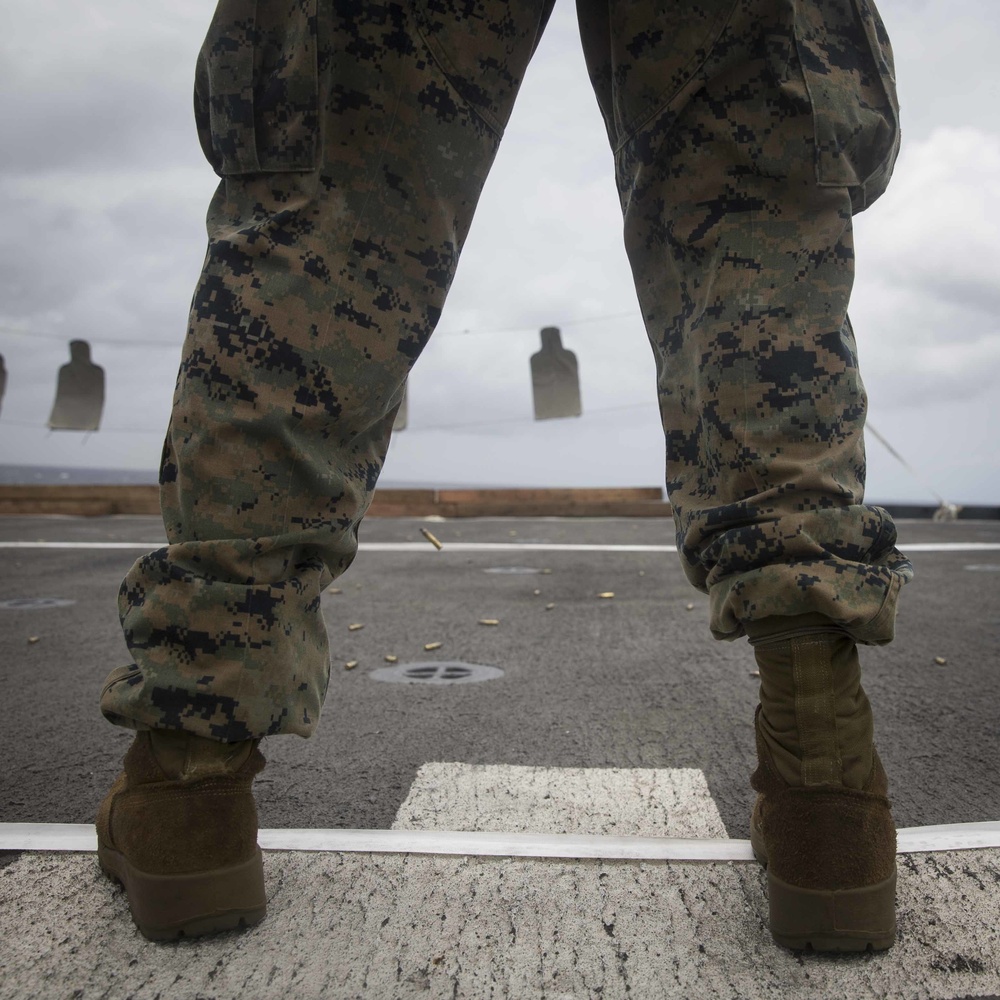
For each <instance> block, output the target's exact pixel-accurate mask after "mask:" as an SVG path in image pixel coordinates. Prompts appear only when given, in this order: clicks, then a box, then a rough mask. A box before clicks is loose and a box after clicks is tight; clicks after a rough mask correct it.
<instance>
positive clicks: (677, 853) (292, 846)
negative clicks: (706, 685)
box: [0, 822, 1000, 861]
mask: <svg viewBox="0 0 1000 1000" xmlns="http://www.w3.org/2000/svg"><path fill="white" fill-rule="evenodd" d="M257 840H258V843H259V844H260V846H261V847H262V848H263V849H264V850H268V851H324V852H342V853H365V854H369V853H370V854H452V855H465V856H470V857H517V858H605V859H618V860H622V859H625V860H632V861H752V860H753V852H752V851H751V850H750V841H749V840H730V839H727V838H719V837H706V838H702V839H691V838H684V837H608V836H603V835H600V834H578V833H574V834H569V833H562V834H534V833H481V832H467V831H451V830H261V831H260V833H259V834H258V837H257ZM897 841H898V846H897V849H896V853H897V854H923V853H929V852H938V851H972V850H984V849H997V848H1000V822H996V823H992V822H991V823H956V824H953V825H949V826H925V827H920V826H915V827H908V828H905V829H902V830H899V831H898V833H897ZM96 850H97V834H96V833H95V831H94V827H93V826H92V825H91V824H88V823H0V851H76V852H80V851H84V852H86V851H96Z"/></svg>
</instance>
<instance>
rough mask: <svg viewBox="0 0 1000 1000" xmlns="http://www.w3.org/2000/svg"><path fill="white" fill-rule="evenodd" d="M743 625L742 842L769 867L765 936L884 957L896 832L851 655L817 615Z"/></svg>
mask: <svg viewBox="0 0 1000 1000" xmlns="http://www.w3.org/2000/svg"><path fill="white" fill-rule="evenodd" d="M746 627H747V631H748V632H749V634H750V641H751V642H752V643H753V645H754V653H755V654H756V658H757V664H758V666H759V667H760V702H761V703H760V706H759V707H758V709H757V716H756V720H755V725H756V730H757V758H758V762H759V766H758V768H757V770H756V772H755V773H754V775H753V777H752V778H751V784H752V785H753V787H754V789H755V790H756V791H757V792H758V793H759V794H758V796H757V802H756V804H755V806H754V810H753V816H752V818H751V821H750V839H751V843H752V845H753V850H754V854H755V855H756V856H757V859H758V860H759V861H762V862H763V863H764V864H765V865H767V882H768V904H769V909H770V927H771V934H772V935H773V937H774V939H775V941H777V942H778V944H780V945H784V946H785V947H787V948H807V947H809V946H812V948H814V949H815V950H817V951H864V950H865V949H866V948H869V947H870V948H873V949H883V948H888V947H890V946H891V945H892V943H893V941H894V940H895V936H896V910H895V900H896V828H895V826H894V825H893V821H892V816H891V813H890V810H889V800H888V799H887V798H886V793H887V791H888V782H887V780H886V776H885V771H884V770H883V769H882V763H881V761H880V760H879V758H878V754H877V753H876V752H875V747H874V745H873V743H872V735H873V723H872V713H871V706H870V705H869V703H868V698H867V696H866V695H865V693H864V691H863V690H862V688H861V668H860V664H859V662H858V652H857V647H856V646H855V644H854V641H853V640H852V639H851V638H850V637H849V636H848V635H846V634H845V633H843V632H841V631H838V630H836V627H835V626H833V625H832V624H831V623H830V622H829V620H828V619H825V618H822V617H821V616H818V615H802V616H797V617H794V618H784V619H780V618H774V619H767V620H764V621H760V622H748V623H747V626H746Z"/></svg>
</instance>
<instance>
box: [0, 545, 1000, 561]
mask: <svg viewBox="0 0 1000 1000" xmlns="http://www.w3.org/2000/svg"><path fill="white" fill-rule="evenodd" d="M165 545H166V542H163V541H159V542H0V549H66V550H74V549H79V550H87V549H133V550H140V551H145V552H150V551H152V550H154V549H162V548H163V547H164V546H165ZM899 548H900V549H901V550H902V551H904V552H924V553H929V552H1000V542H914V543H913V544H909V545H907V544H906V543H905V542H904V543H902V544H900V546H899ZM360 551H362V552H424V553H426V554H428V555H432V556H434V557H437V556H438V555H440V554H443V553H448V552H676V551H677V546H676V545H597V544H594V545H590V544H579V545H575V544H568V543H557V542H527V543H524V542H445V543H444V547H443V549H442V550H441V553H438V552H436V551H434V550H432V549H431V548H430V547H429V546H428V545H427V543H426V542H362V543H361V545H360Z"/></svg>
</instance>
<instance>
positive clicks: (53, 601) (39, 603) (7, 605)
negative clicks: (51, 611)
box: [0, 597, 76, 611]
mask: <svg viewBox="0 0 1000 1000" xmlns="http://www.w3.org/2000/svg"><path fill="white" fill-rule="evenodd" d="M71 604H76V601H67V600H66V599H64V598H62V597H12V598H11V599H10V600H7V601H0V608H2V609H4V610H6V611H38V610H39V609H40V608H67V607H69V606H70V605H71Z"/></svg>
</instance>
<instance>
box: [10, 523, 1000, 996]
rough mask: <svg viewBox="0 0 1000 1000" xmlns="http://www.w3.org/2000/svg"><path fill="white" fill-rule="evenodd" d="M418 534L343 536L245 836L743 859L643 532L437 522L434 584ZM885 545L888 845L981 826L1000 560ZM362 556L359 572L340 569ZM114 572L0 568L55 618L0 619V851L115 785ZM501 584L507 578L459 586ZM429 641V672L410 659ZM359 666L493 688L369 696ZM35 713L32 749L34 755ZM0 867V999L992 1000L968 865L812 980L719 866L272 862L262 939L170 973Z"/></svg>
mask: <svg viewBox="0 0 1000 1000" xmlns="http://www.w3.org/2000/svg"><path fill="white" fill-rule="evenodd" d="M422 523H423V522H417V521H386V522H373V523H371V524H369V525H367V526H366V530H363V537H362V542H363V548H362V552H361V554H360V555H359V557H358V561H357V563H356V564H355V567H354V568H353V569H352V570H351V572H350V573H349V574H348V576H346V577H345V578H344V579H343V580H342V581H338V586H339V587H340V589H341V590H342V593H340V594H328V595H327V596H326V597H325V598H324V608H325V612H326V615H327V621H328V625H329V628H330V634H331V642H332V648H333V657H334V675H333V679H332V684H331V692H330V696H329V698H328V702H327V707H326V709H325V713H324V719H323V722H322V725H321V727H320V733H319V734H317V736H316V737H315V738H314V739H313V740H310V741H308V742H306V741H300V740H295V741H291V740H268V741H266V742H265V745H264V750H265V754H266V756H267V757H268V760H269V766H268V768H267V770H266V771H265V772H264V774H263V775H262V776H261V780H260V781H258V783H257V786H256V789H257V796H258V800H259V801H260V806H261V819H262V825H263V826H265V827H299V828H308V827H314V828H336V827H353V828H365V827H368V828H373V829H378V828H383V829H384V828H387V827H392V828H394V829H396V830H400V831H403V830H422V831H430V832H431V833H433V832H434V831H447V830H473V831H476V830H480V831H493V832H501V833H503V832H506V833H518V832H526V833H533V834H544V835H547V836H555V837H557V836H559V835H562V834H600V835H604V836H610V837H629V836H642V837H646V836H649V837H657V836H658V837H663V836H672V837H683V838H695V839H700V840H702V841H707V840H712V841H713V842H714V841H719V840H721V839H726V838H728V839H731V840H733V841H734V842H738V841H740V840H741V838H745V837H746V815H747V810H748V806H749V802H750V801H751V793H750V792H749V790H748V788H747V784H746V780H747V776H748V774H749V770H750V768H751V767H752V738H751V735H750V730H749V719H750V718H751V717H752V708H753V704H754V702H755V688H756V682H755V680H754V679H753V678H751V677H750V676H749V675H750V672H751V671H752V663H748V657H747V651H746V650H745V648H743V644H741V643H732V644H730V643H712V642H711V641H710V640H708V639H707V638H706V637H705V635H704V617H705V616H704V605H703V599H702V598H701V597H699V595H697V594H696V593H694V592H693V591H691V590H690V589H689V588H687V587H686V586H684V582H683V578H682V576H681V574H680V570H679V568H678V567H677V565H676V556H675V555H672V554H670V553H662V552H659V551H650V547H654V548H656V549H661V548H662V549H667V548H669V546H670V543H671V541H672V538H671V536H670V528H669V525H667V524H666V523H664V524H663V525H658V524H657V523H656V522H646V523H638V524H636V523H635V522H628V521H589V522H579V521H558V520H549V521H531V522H518V521H482V522H462V523H457V522H445V523H438V524H436V525H435V526H434V527H433V531H434V534H435V535H436V536H437V537H438V538H440V539H441V541H442V542H443V543H444V545H445V548H444V550H443V551H442V552H440V553H438V552H436V551H435V550H434V549H433V548H432V547H431V546H430V545H429V544H428V545H427V546H426V549H423V548H421V547H420V546H419V545H418V546H416V547H415V548H413V547H411V546H410V545H408V544H407V543H411V542H413V541H415V540H416V541H420V536H419V530H418V529H419V526H420V525H421V524H422ZM511 532H516V535H512V534H511ZM157 533H158V529H157V526H156V524H155V522H154V521H152V520H151V519H139V518H114V519H107V520H90V521H87V520H77V519H65V518H52V519H13V518H11V519H0V540H7V541H46V542H89V543H96V542H105V541H107V542H119V543H127V544H129V545H131V546H134V545H135V544H136V543H138V542H142V541H144V540H150V541H152V542H155V541H156V539H157ZM903 534H904V539H903V543H904V547H905V545H906V543H907V541H909V543H910V544H911V545H912V546H914V547H916V546H927V545H935V546H937V548H935V549H931V550H930V551H926V550H925V553H924V555H923V556H922V558H921V559H920V560H919V561H918V564H917V568H918V578H917V582H916V583H914V585H913V586H912V588H910V593H908V594H907V595H906V596H905V597H904V603H903V610H902V612H901V618H900V626H901V627H900V635H899V638H898V640H897V642H896V643H894V644H893V645H892V646H890V647H886V648H885V649H882V650H874V651H868V652H867V655H866V664H867V666H866V681H867V687H868V689H869V693H870V694H871V696H872V700H873V702H874V703H875V707H876V726H877V733H878V739H879V749H880V753H881V755H882V756H883V758H884V759H885V760H886V764H887V768H888V770H889V773H890V778H891V780H892V782H893V795H894V798H895V812H896V818H897V822H898V823H899V825H900V826H921V827H924V826H927V825H929V824H942V823H945V824H946V823H970V822H976V821H980V822H985V821H996V820H998V819H1000V789H998V787H997V782H996V781H995V767H996V760H997V757H998V749H1000V747H998V741H1000V737H998V732H1000V726H998V708H997V706H998V704H1000V697H998V696H1000V684H998V680H997V674H998V672H997V671H996V669H995V667H996V663H997V662H998V660H1000V642H998V637H1000V555H998V554H997V553H996V552H995V551H993V550H992V549H987V548H983V547H982V546H984V545H990V546H994V545H996V544H998V543H1000V525H994V524H986V523H982V524H968V523H966V524H962V523H960V524H957V525H931V524H927V523H922V524H920V523H915V524H904V525H903ZM366 540H367V541H370V542H375V543H378V544H379V546H380V548H377V549H375V548H372V549H370V550H369V552H368V553H367V554H366V552H365V549H364V542H365V541H366ZM461 543H471V545H473V546H481V545H482V544H483V543H487V544H490V545H492V546H500V545H504V546H517V548H509V549H500V548H489V549H482V548H479V549H478V550H477V549H475V548H471V549H467V550H466V551H459V544H461ZM401 544H402V545H406V546H407V549H408V550H409V551H407V550H400V549H399V546H400V545H401ZM942 544H947V545H949V546H959V548H958V549H954V548H953V549H951V550H950V551H948V550H944V549H942V548H941V547H940V546H941V545H942ZM449 545H450V548H449ZM539 545H548V546H552V545H572V546H580V545H586V546H600V547H601V549H602V550H597V549H594V548H589V549H579V548H576V549H575V550H562V551H552V550H551V549H550V550H549V551H544V552H543V551H540V550H538V549H534V548H532V546H539ZM610 546H616V547H621V546H630V547H635V546H638V547H640V548H638V549H634V550H632V551H623V550H622V549H621V548H611V549H609V547H610ZM973 546H975V547H973ZM136 552H137V550H136V549H135V548H134V547H133V548H132V551H127V550H103V551H102V550H101V549H89V550H72V549H35V550H23V549H22V550H13V549H12V550H7V551H4V552H0V600H4V599H15V600H17V599H27V598H58V599H61V600H65V601H74V602H75V603H74V604H62V605H44V604H43V605H39V607H38V608H37V609H36V610H28V609H27V608H25V609H22V610H17V609H12V610H8V611H0V663H2V664H3V665H4V667H3V670H4V673H3V678H4V680H3V685H4V699H5V701H6V702H7V704H8V705H9V706H10V711H11V719H12V721H11V725H10V728H9V729H8V730H7V731H6V732H5V736H4V751H5V753H4V756H5V758H6V763H7V766H6V767H5V769H4V773H3V776H2V777H0V822H7V823H13V822H32V823H38V822H57V823H87V822H89V821H90V820H91V819H92V816H93V809H94V807H95V806H96V802H97V800H98V799H99V797H100V795H101V794H102V793H103V791H104V789H105V788H106V787H107V784H108V783H109V782H110V780H111V778H112V777H113V776H114V773H115V772H116V771H117V769H118V759H119V758H120V756H121V753H122V752H123V750H124V748H125V746H127V743H128V739H129V737H128V735H127V734H126V733H119V732H116V731H114V730H112V729H111V728H110V727H107V726H106V725H105V724H104V723H103V722H102V720H101V719H100V717H99V715H98V714H97V712H96V710H95V705H94V700H95V692H94V689H95V687H96V685H97V684H98V683H99V680H100V678H101V676H103V673H104V672H105V670H106V668H107V667H108V666H109V665H113V664H114V663H116V662H118V661H119V660H120V659H121V657H122V655H123V647H122V645H121V640H120V637H119V636H118V634H117V623H116V621H115V614H114V608H113V597H114V592H115V591H116V589H117V583H118V580H119V579H120V576H121V574H122V573H123V572H124V570H125V569H127V567H128V564H129V563H130V561H131V559H132V558H134V556H135V554H136ZM511 567H520V568H521V569H524V570H531V571H532V572H527V573H520V572H519V573H489V572H485V571H486V570H489V569H501V568H502V569H509V568H511ZM546 569H547V570H549V572H548V573H545V572H544V571H545V570H546ZM535 590H540V591H541V593H540V594H539V595H535V593H534V591H535ZM602 592H614V593H615V597H614V598H613V599H599V598H597V596H596V595H597V594H598V593H602ZM548 603H552V604H554V607H553V608H552V609H551V610H548V611H546V610H545V605H546V604H548ZM689 604H690V605H692V607H691V610H688V605H689ZM481 618H487V619H497V620H499V621H500V623H501V624H500V625H499V626H496V627H491V628H485V627H482V626H479V625H478V621H479V619H481ZM359 621H363V622H364V623H365V628H364V629H363V630H360V631H357V632H353V633H349V632H348V630H347V625H348V623H351V622H359ZM33 637H34V638H36V639H37V641H36V642H34V643H29V642H28V640H29V639H30V638H33ZM432 640H436V641H442V642H443V643H444V648H442V649H441V650H438V651H436V652H433V653H426V654H424V653H423V652H422V645H423V643H424V642H429V641H432ZM384 654H394V655H399V657H400V659H401V660H403V659H404V658H405V659H406V660H413V661H414V662H418V661H419V660H420V659H421V656H423V657H424V658H425V659H430V658H432V657H436V658H447V659H449V660H450V659H454V660H463V661H468V662H478V663H485V664H492V665H495V666H497V667H500V668H502V669H503V670H504V675H503V677H502V678H499V679H497V680H491V681H487V682H483V683H479V684H469V685H457V686H454V687H448V686H438V687H436V688H433V689H432V688H428V687H425V688H421V687H419V686H417V685H386V684H378V683H374V682H373V681H372V680H371V679H370V678H369V677H368V676H367V675H368V674H369V673H370V672H372V671H373V670H375V669H377V668H378V667H381V666H383V665H384V659H383V657H384ZM938 659H943V660H944V661H945V663H943V664H941V663H938V662H936V661H937V660H938ZM351 661H357V662H358V666H357V667H355V668H352V669H351V670H350V671H347V670H344V669H343V663H344V662H351ZM38 704H45V705H47V706H48V708H49V710H50V712H51V713H52V715H53V716H54V717H55V718H56V719H57V720H58V724H57V725H56V726H54V727H52V726H50V727H39V726H35V725H33V724H32V720H31V714H30V713H31V707H32V706H36V705H38ZM5 862H7V863H6V864H5ZM0 865H3V867H0V998H2V1000H7V998H21V997H35V996H37V997H49V996H55V997H61V996H65V997H79V998H90V997H95V998H96V997H108V998H114V997H123V998H124V997H137V998H140V997H149V998H152V997H157V996H159V997H162V998H170V997H183V998H186V997H190V998H195V997H203V998H209V997H213V998H219V1000H222V998H227V997H233V998H236V997H240V998H243V997H247V998H255V997H272V996H273V997H284V996H286V995H295V996H302V997H307V998H308V997H314V996H315V997H333V998H338V1000H339V998H353V997H365V998H367V997H372V998H379V1000H381V998H397V997H398V998H408V997H429V998H437V997H442V998H444V997H468V998H488V997H495V998H500V997H505V998H506V997H511V998H515V997H516V998H519V1000H520V998H535V997H537V998H542V997H545V998H563V997H584V998H590V997H600V998H605V1000H607V998H618V997H621V998H626V997H628V998H643V1000H645V998H658V997H733V998H737V997H748V998H752V997H758V996H774V997H782V998H784V997H799V996H801V997H831V998H834V997H836V998H853V997H900V998H910V997H914V998H916V997H933V998H941V1000H952V998H965V997H983V996H990V995H994V994H1000V967H998V959H997V955H998V954H1000V940H998V931H997V927H998V924H1000V851H998V850H997V849H995V848H992V849H981V850H965V851H954V852H952V851H934V852H931V853H914V854H906V855H901V856H900V858H899V889H898V903H899V940H898V942H897V944H896V946H895V947H894V948H893V949H892V950H891V951H889V952H887V953H884V954H869V955H861V956H833V957H831V956H816V955H799V954H796V953H792V952H789V951H785V950H783V949H780V948H777V947H776V946H775V945H774V944H773V943H772V942H771V939H770V936H769V935H768V933H767V929H766V925H765V920H764V915H765V913H766V901H765V896H764V888H765V878H764V875H763V872H762V870H761V869H760V867H759V866H758V865H756V864H755V863H753V862H747V861H736V862H702V863H684V862H675V861H669V862H663V861H638V860H621V861H609V860H574V859H559V860H550V859H542V858H534V857H529V858H508V857H476V856H426V855H417V854H366V853H357V852H349V853H338V852H332V853H324V852H316V851H308V852H306V851H303V852H288V851H273V852H268V853H267V854H266V855H265V873H266V877H267V890H268V896H269V916H268V918H267V920H266V922H265V923H264V924H262V925H261V926H260V927H258V928H255V929H252V930H250V931H248V932H246V933H244V934H228V935H224V936H221V937H218V938H214V939H208V940H203V941H191V942H181V943H179V944H171V945H152V944H149V943H148V942H146V941H145V940H144V939H142V938H141V936H139V935H138V933H137V932H136V931H135V929H134V927H133V925H132V924H131V921H130V920H129V918H128V915H127V909H126V905H125V901H124V897H123V895H122V893H121V891H120V890H119V889H117V888H116V887H115V886H114V885H113V884H112V883H110V882H108V881H107V880H106V879H105V878H104V877H103V876H101V875H100V873H99V872H98V870H97V866H96V860H95V858H94V856H93V855H92V854H66V853H44V852H24V853H20V854H8V855H6V856H4V855H0Z"/></svg>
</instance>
